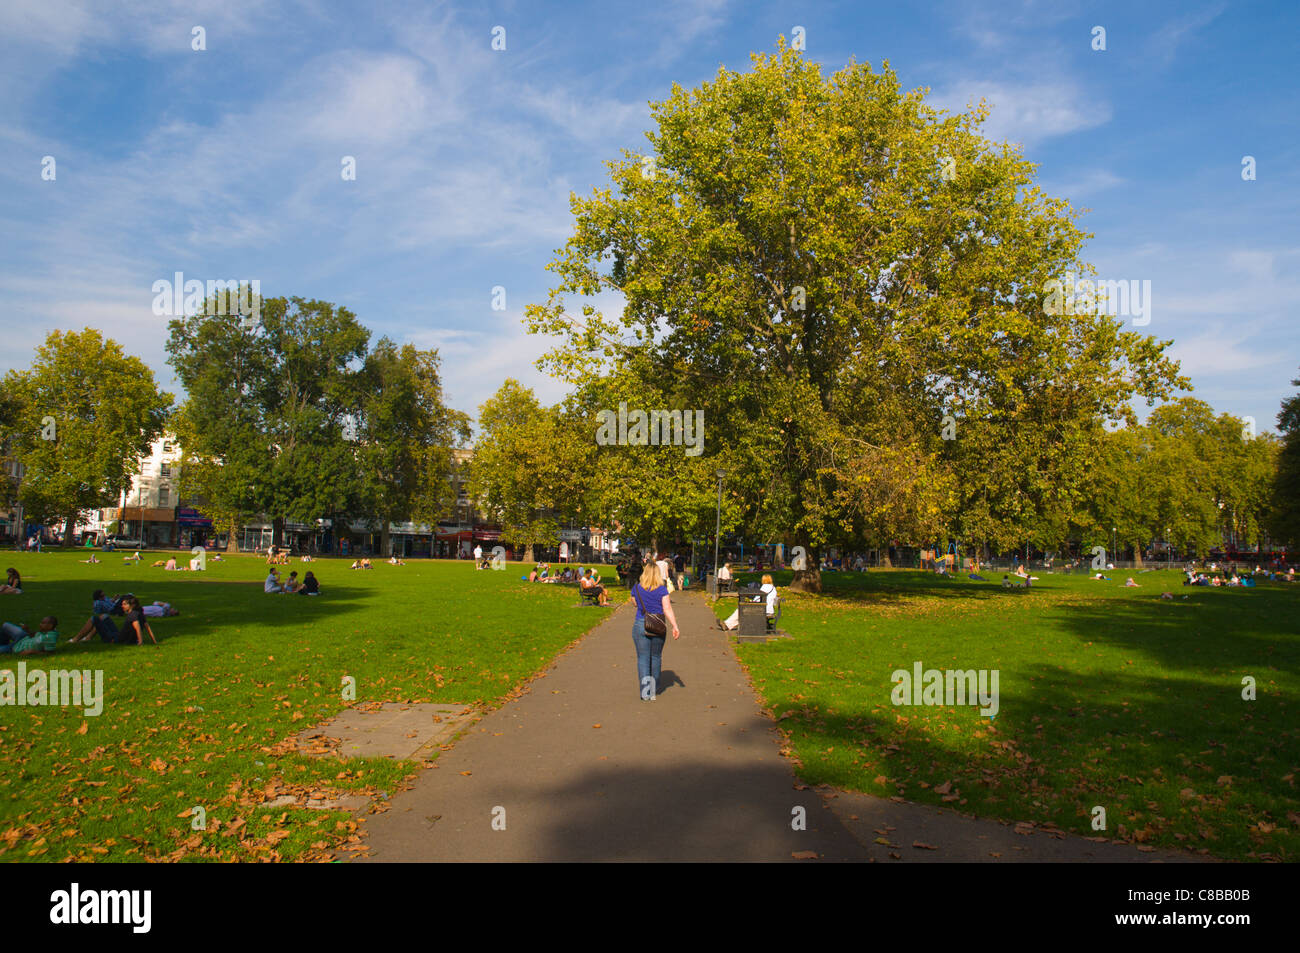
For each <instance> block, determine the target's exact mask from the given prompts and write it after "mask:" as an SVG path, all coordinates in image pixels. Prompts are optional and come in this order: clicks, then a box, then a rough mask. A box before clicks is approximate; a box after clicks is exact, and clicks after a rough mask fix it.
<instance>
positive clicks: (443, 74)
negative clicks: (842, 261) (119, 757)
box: [0, 0, 1300, 430]
mask: <svg viewBox="0 0 1300 953" xmlns="http://www.w3.org/2000/svg"><path fill="white" fill-rule="evenodd" d="M1298 11H1300V6H1297V4H1295V3H1294V2H1286V3H1284V2H1255V3H1249V2H1224V0H1206V2H1201V0H1188V2H1178V3H1174V2H1170V3H1133V2H1126V3H1082V2H1080V3H1076V2H1070V0H1052V2H1048V0H1037V2H1031V0H1007V2H997V3H959V2H951V3H949V2H937V3H909V2H891V3H876V2H859V3H838V4H837V3H786V2H781V3H763V2H760V3H748V4H742V3H739V2H725V0H694V2H692V0H666V2H664V3H657V4H642V3H626V4H624V3H618V2H615V0H609V2H604V0H602V2H594V3H534V4H523V3H500V2H498V3H486V4H449V3H436V2H424V3H384V2H379V3H375V4H373V5H370V4H355V3H333V2H313V0H303V2H286V3H263V2H247V0H201V2H192V3H170V2H155V3H137V2H132V0H121V2H114V3H111V4H110V3H102V2H101V3H92V2H72V0H4V2H3V3H2V4H0V90H2V91H3V94H2V95H0V157H2V161H0V235H3V238H0V242H3V255H2V256H0V295H3V297H4V301H5V307H4V309H3V311H2V312H0V334H2V335H3V345H2V346H0V370H4V369H8V368H10V367H24V366H27V364H29V363H30V361H31V357H32V351H33V349H34V348H35V346H36V345H37V344H39V343H40V341H41V340H43V339H44V337H45V335H46V334H47V333H48V332H49V331H51V330H54V329H56V328H80V327H82V326H85V325H90V326H93V327H98V328H100V329H102V330H103V331H104V332H105V333H106V334H107V335H109V336H110V337H113V338H115V339H117V340H118V341H120V342H121V343H123V344H124V345H125V346H126V347H127V348H128V349H129V350H130V351H132V352H133V353H136V354H138V355H139V356H140V357H141V358H143V359H144V360H145V361H146V362H147V363H148V364H149V365H150V366H151V367H153V368H154V370H155V372H156V373H157V375H158V377H159V379H160V381H161V382H162V383H163V384H164V385H166V386H169V387H171V388H173V389H175V380H174V377H173V375H172V372H171V368H170V367H168V366H167V365H166V363H165V352H164V349H163V345H164V342H165V339H166V321H167V318H166V317H158V316H155V315H154V314H153V312H152V309H151V303H152V301H153V293H152V291H151V286H152V284H153V282H154V281H155V280H157V279H160V278H170V277H171V276H172V274H173V273H174V272H176V271H181V272H184V273H185V275H186V276H187V277H197V278H201V279H208V278H257V279H259V280H260V281H261V287H262V291H263V293H264V294H265V295H267V296H275V295H281V294H288V295H295V294H296V295H302V296H304V297H315V298H322V299H325V300H328V301H333V302H336V303H338V304H342V305H346V306H347V307H349V308H351V309H352V310H354V311H355V312H356V313H357V315H358V317H359V319H360V320H361V322H362V323H363V324H365V325H366V326H367V327H369V328H371V329H372V331H373V332H374V333H375V337H376V338H377V337H378V336H379V335H382V334H387V335H389V336H391V337H393V338H395V339H397V340H398V341H401V342H404V341H412V342H414V343H416V344H417V345H419V346H421V347H438V348H439V349H440V351H441V353H442V355H443V369H444V375H445V378H446V386H447V394H448V398H449V400H450V402H451V403H452V404H453V405H454V406H457V407H460V408H461V409H464V410H467V411H469V412H471V413H474V412H476V410H477V407H478V405H479V404H480V403H481V402H482V401H483V400H484V399H485V398H486V397H488V396H489V395H490V394H491V393H492V392H493V391H495V390H496V388H497V387H498V386H499V385H500V383H501V381H502V380H503V379H504V378H505V377H507V376H514V377H517V378H519V379H521V380H523V381H524V382H525V383H526V384H528V385H530V386H533V387H534V388H536V389H537V391H538V394H539V396H541V397H542V398H543V399H545V400H548V401H550V400H555V399H557V398H558V397H560V396H561V395H562V394H563V392H564V388H563V386H562V385H560V384H559V383H558V382H555V381H551V380H549V379H547V378H545V377H543V376H542V375H541V374H539V373H538V372H537V371H536V370H535V369H534V367H533V361H534V360H535V358H536V357H537V356H538V355H539V354H540V353H541V351H542V350H544V349H545V347H546V342H545V340H544V339H541V338H537V337H534V336H529V335H527V334H526V333H525V332H524V331H523V328H522V326H521V324H520V317H521V315H522V312H523V308H524V306H525V305H526V304H528V303H529V302H535V301H541V300H543V299H544V296H545V294H546V290H547V288H548V287H549V284H550V283H549V281H548V279H549V278H550V275H549V273H548V272H546V271H545V270H544V268H545V265H546V264H547V263H548V262H549V261H550V260H551V258H552V256H553V252H554V250H555V249H556V248H558V247H559V246H561V245H562V244H563V243H564V241H565V239H566V238H567V237H568V235H569V233H570V230H571V223H572V218H571V215H570V213H569V208H568V198H569V193H570V192H571V191H578V192H579V193H584V194H585V193H586V192H588V191H589V190H590V189H591V187H592V186H594V185H603V184H604V182H605V170H604V166H603V164H602V163H603V162H604V160H606V159H610V158H616V157H618V156H619V155H620V150H621V149H624V148H629V149H633V150H638V151H639V150H640V149H641V148H642V147H643V146H644V143H645V139H644V135H643V132H644V130H645V129H646V128H648V124H649V109H648V106H647V103H648V102H649V101H650V100H659V99H662V98H664V97H665V96H666V95H667V92H668V90H669V88H670V86H671V84H672V83H674V82H677V83H680V84H682V85H684V86H688V87H690V86H696V85H699V84H700V83H701V82H704V81H706V80H709V79H711V78H712V77H713V76H714V75H715V74H716V72H717V70H718V67H719V66H720V65H725V66H726V67H728V68H729V69H736V70H745V69H748V68H749V54H750V52H751V51H769V50H772V49H773V48H774V47H775V45H776V37H777V35H778V34H784V35H786V36H787V37H789V36H790V35H791V33H792V30H793V27H794V26H796V25H799V26H803V27H804V29H805V31H806V37H807V55H808V56H809V57H810V58H812V59H815V60H817V61H818V62H819V63H821V64H822V65H823V67H824V68H825V69H826V71H827V72H830V71H833V70H835V69H838V68H839V67H841V66H843V65H844V64H845V63H847V62H848V61H849V60H850V59H857V60H858V61H859V62H862V61H866V62H870V63H871V64H872V65H873V66H879V64H880V63H881V61H882V60H885V59H887V60H889V62H890V63H891V65H892V66H893V68H894V69H895V70H897V71H898V73H899V75H900V77H901V79H902V81H903V83H904V85H905V86H907V87H908V88H913V87H918V86H924V87H928V88H930V90H931V95H930V101H931V102H932V103H933V104H934V105H936V106H939V107H942V108H949V109H962V108H964V107H965V106H966V105H967V103H969V102H971V101H974V100H978V99H979V98H981V97H983V98H986V99H987V100H988V101H989V102H990V104H991V105H992V107H993V113H992V117H991V119H990V121H989V122H988V123H987V124H986V126H985V134H986V135H987V136H989V137H990V138H994V139H998V140H1003V139H1005V140H1010V141H1014V142H1019V143H1022V144H1023V147H1024V150H1025V154H1026V155H1027V156H1028V157H1029V158H1030V159H1032V160H1033V161H1035V162H1037V163H1039V183H1040V184H1041V185H1042V186H1043V188H1044V189H1045V190H1046V191H1047V192H1048V193H1050V194H1055V195H1061V196H1065V197H1068V198H1069V199H1071V201H1072V202H1073V203H1074V204H1075V205H1076V206H1077V207H1082V208H1087V209H1089V210H1090V212H1089V214H1087V215H1086V216H1085V217H1084V218H1083V220H1082V225H1083V227H1084V228H1085V229H1086V230H1087V231H1089V232H1092V233H1093V234H1094V235H1095V238H1093V239H1092V240H1091V241H1090V243H1089V245H1088V247H1087V251H1086V258H1087V259H1088V260H1089V261H1091V262H1092V263H1093V264H1094V265H1096V267H1097V269H1098V272H1099V275H1100V276H1102V277H1106V278H1124V279H1131V278H1136V279H1148V280H1150V281H1151V282H1152V296H1153V307H1152V315H1151V322H1150V324H1149V325H1148V326H1146V327H1145V328H1142V329H1141V330H1143V331H1144V332H1146V333H1149V334H1152V335H1154V336H1156V337H1158V338H1161V339H1170V338H1172V339H1173V340H1174V342H1175V344H1174V346H1173V348H1172V354H1173V355H1174V356H1175V357H1177V358H1178V359H1180V360H1181V361H1182V362H1183V369H1184V372H1185V373H1187V374H1188V375H1189V376H1190V377H1191V378H1192V381H1193V385H1194V394H1195V396H1197V397H1200V398H1201V399H1203V400H1206V401H1208V402H1209V403H1210V404H1211V405H1212V406H1214V407H1215V409H1216V410H1220V411H1228V412H1231V413H1234V414H1237V415H1239V416H1251V417H1253V418H1254V419H1255V420H1256V421H1257V425H1258V427H1259V429H1261V430H1266V429H1272V428H1273V427H1274V425H1275V415H1276V413H1277V410H1278V405H1279V403H1280V401H1281V400H1282V398H1283V397H1284V396H1287V395H1289V394H1291V393H1293V392H1294V390H1295V389H1294V388H1293V387H1292V386H1291V385H1290V383H1289V382H1290V381H1291V379H1292V378H1294V377H1297V376H1300V320H1298V319H1297V318H1298V316H1297V307H1296V302H1297V300H1300V237H1298V229H1297V221H1300V207H1298V206H1300V201H1298V198H1300V188H1298V186H1300V172H1298V171H1297V170H1298V169H1300V162H1298V161H1297V160H1298V159H1300V137H1298V136H1297V133H1296V128H1297V117H1298V116H1300V84H1298V83H1297V81H1296V66H1297V63H1300V29H1298V28H1300V12H1298ZM195 26H202V27H203V28H204V31H205V34H206V36H205V40H206V49H205V50H202V51H195V50H193V49H192V48H191V46H192V29H193V27H195ZM495 26H503V27H504V28H505V31H506V32H505V39H506V49H505V50H504V51H494V50H492V48H491V43H492V30H493V27H495ZM1095 26H1102V27H1104V28H1105V30H1106V49H1105V50H1104V51H1094V50H1093V49H1092V41H1093V33H1092V31H1093V27H1095ZM46 155H52V156H54V157H55V160H56V163H57V167H56V168H57V177H56V179H55V180H54V181H46V180H43V179H42V177H41V162H42V157H44V156H46ZM345 155H350V156H354V157H355V158H356V163H357V175H356V180H355V181H344V180H343V179H342V177H341V176H340V168H341V161H342V157H343V156H345ZM1246 155H1250V156H1254V157H1255V161H1256V166H1257V178H1256V179H1255V180H1254V181H1243V179H1242V176H1241V170H1242V157H1243V156H1246ZM497 285H500V286H503V287H505V289H506V305H507V307H506V310H504V311H494V310H492V308H491V295H492V288H493V287H494V286H497Z"/></svg>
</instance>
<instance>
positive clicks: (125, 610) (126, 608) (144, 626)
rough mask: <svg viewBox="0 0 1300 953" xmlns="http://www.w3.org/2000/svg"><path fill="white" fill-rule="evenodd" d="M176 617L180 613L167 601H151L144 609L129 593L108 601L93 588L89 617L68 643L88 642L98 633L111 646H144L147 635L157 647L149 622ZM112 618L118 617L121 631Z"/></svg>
mask: <svg viewBox="0 0 1300 953" xmlns="http://www.w3.org/2000/svg"><path fill="white" fill-rule="evenodd" d="M180 614H181V613H180V610H179V609H177V608H176V607H175V606H173V605H172V604H171V603H169V602H153V603H152V604H150V605H147V606H146V605H144V604H142V603H141V602H140V600H139V598H137V597H136V596H135V595H134V594H133V593H130V592H128V593H126V594H125V595H121V596H113V597H112V598H111V599H110V598H109V597H108V596H106V595H105V594H104V590H103V589H96V590H95V591H94V592H93V593H92V594H91V613H90V618H89V619H87V620H86V623H85V625H83V626H82V627H81V629H80V630H78V632H77V634H76V635H74V636H73V637H72V638H71V639H69V642H88V641H90V640H91V639H92V638H94V636H95V635H96V634H98V635H99V638H100V641H102V642H108V643H111V644H114V645H144V638H145V636H146V635H147V636H149V639H150V641H151V642H153V644H154V645H157V644H158V639H157V637H156V636H155V635H154V634H153V629H152V628H150V626H149V620H150V619H158V618H162V617H164V616H177V615H180ZM115 615H116V616H121V617H122V625H121V628H118V627H117V626H114V625H113V620H112V618H111V616H115Z"/></svg>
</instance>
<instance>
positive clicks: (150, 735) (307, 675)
mask: <svg viewBox="0 0 1300 953" xmlns="http://www.w3.org/2000/svg"><path fill="white" fill-rule="evenodd" d="M145 555H146V557H147V558H146V559H145V560H144V561H143V562H141V563H140V564H137V565H124V564H123V562H122V558H121V555H119V554H113V553H108V554H100V558H101V559H102V562H101V563H100V564H99V565H96V566H88V565H84V564H82V563H81V562H80V560H81V559H84V558H86V557H85V555H84V553H82V552H80V551H77V552H76V553H73V552H57V551H54V550H47V551H46V552H44V553H41V554H31V555H28V554H26V553H5V554H0V569H4V568H6V567H8V566H14V567H15V568H17V569H18V571H19V572H21V573H22V576H23V583H24V592H23V594H22V595H17V596H13V595H0V621H6V622H25V623H26V624H27V625H29V626H30V627H31V628H32V629H35V628H36V626H37V623H38V621H39V620H40V618H41V616H43V615H47V614H52V615H55V616H57V617H58V619H59V631H60V633H61V634H62V636H63V638H61V639H60V642H59V647H58V650H57V651H56V652H55V653H54V654H53V655H44V656H25V657H17V658H16V657H14V656H12V655H0V669H10V670H16V669H17V664H18V662H20V661H21V662H25V663H26V665H27V668H28V670H31V669H33V668H37V667H39V668H43V669H47V670H49V669H91V670H94V669H102V670H103V686H104V688H103V691H104V703H103V712H102V713H101V714H99V715H98V716H91V717H87V716H86V715H85V714H84V713H83V711H82V709H80V708H76V709H74V708H71V707H68V708H56V707H13V706H10V705H3V706H0V858H2V859H4V860H26V859H37V860H56V861H62V860H91V859H104V860H157V859H167V858H170V859H186V860H261V859H277V858H278V859H302V858H325V857H328V856H330V855H331V854H333V853H334V852H335V851H336V850H337V849H338V848H339V847H341V846H344V845H346V844H347V843H349V838H351V839H352V842H353V843H355V838H356V834H355V830H356V824H355V822H354V821H352V820H351V817H350V815H348V814H346V813H343V812H329V811H319V810H308V809H305V808H302V809H287V810H286V809H274V810H268V809H267V808H265V807H264V806H261V805H263V804H264V803H265V802H266V801H268V800H271V799H273V798H274V797H276V796H277V795H280V794H286V793H298V794H307V793H313V794H323V793H326V792H335V793H347V792H355V791H363V792H367V793H376V794H378V795H381V796H382V795H384V794H390V793H392V792H393V791H394V790H395V788H396V786H397V785H398V784H399V783H400V782H401V781H402V779H403V778H404V777H406V776H408V775H409V774H410V773H411V771H412V770H413V768H414V766H415V765H414V763H413V762H396V761H391V760H388V759H350V760H348V761H346V762H339V761H338V760H336V759H333V758H313V757H308V756H306V755H303V754H299V753H296V752H294V751H292V750H290V749H291V748H292V745H291V744H289V743H287V742H288V740H289V739H291V738H292V737H293V736H294V735H296V734H297V733H298V732H300V731H301V730H302V729H304V728H307V727H310V726H312V725H314V724H316V723H318V722H320V721H322V720H324V719H327V718H329V717H331V716H333V715H335V714H336V713H337V712H339V711H340V710H341V709H343V708H344V707H346V706H347V705H348V704H350V703H349V702H345V701H344V700H343V697H342V691H341V685H342V682H343V678H344V676H352V678H354V679H355V680H356V702H355V704H358V705H364V704H365V703H367V702H378V701H410V702H455V703H473V704H476V705H480V706H484V707H492V706H495V705H497V704H500V703H501V702H502V701H503V700H505V699H506V698H508V697H509V696H510V695H511V694H512V693H513V692H515V691H517V690H518V689H519V687H520V686H521V685H522V684H523V683H524V682H525V681H526V680H528V679H529V678H530V677H531V676H533V675H534V674H535V673H536V672H538V671H539V670H540V669H542V668H544V667H545V666H546V665H547V664H548V663H549V662H550V661H551V660H552V659H553V658H554V657H555V656H556V654H557V653H558V652H559V651H560V650H561V649H563V648H564V647H565V646H566V645H568V644H569V643H570V642H572V641H573V640H574V639H575V638H577V637H578V636H580V635H581V634H582V633H583V632H585V631H587V630H588V629H590V628H592V627H593V626H595V625H596V624H598V623H599V622H601V621H603V620H604V618H605V617H606V616H607V615H608V613H609V612H610V611H611V610H609V609H601V608H595V607H586V608H582V609H578V608H574V606H575V605H576V604H577V602H578V596H577V590H576V588H575V587H571V586H543V585H530V584H528V583H525V582H521V581H520V578H519V577H520V575H521V573H522V569H521V568H519V566H518V564H511V565H510V566H509V567H508V568H507V570H506V571H504V572H490V571H484V572H476V571H474V569H473V566H472V564H471V563H470V562H469V561H461V562H456V561H428V560H410V561H409V563H408V565H406V566H402V567H397V566H389V565H387V564H385V563H382V562H376V563H375V568H374V569H373V570H371V571H369V572H364V571H352V570H350V569H349V568H348V567H349V565H350V561H349V560H341V559H340V560H335V559H323V560H318V561H317V562H315V563H312V564H308V565H304V564H301V563H298V562H294V563H293V564H292V565H291V566H289V567H281V571H282V573H283V574H285V575H287V573H288V571H289V570H290V569H296V570H297V571H298V573H299V576H301V575H302V574H303V572H304V571H305V570H307V569H310V570H312V571H313V572H315V573H316V576H317V578H318V579H319V580H320V583H321V590H322V595H321V596H319V597H316V598H307V597H301V596H296V595H283V596H281V595H267V594H264V593H263V591H262V580H263V579H264V578H265V575H266V568H265V564H264V562H263V561H262V560H259V559H256V558H254V557H246V556H235V557H227V558H226V560H225V561H223V562H218V563H214V562H212V560H211V558H209V561H208V569H207V571H206V572H203V573H189V572H166V571H165V570H163V569H161V568H159V569H154V568H150V566H149V563H150V562H152V561H153V559H156V558H158V556H159V555H161V556H163V557H164V558H165V556H166V555H171V554H153V555H151V554H148V553H146V554H145ZM188 558H189V557H188V555H187V554H179V555H177V559H178V561H179V562H180V563H181V564H182V565H184V564H186V562H187V561H188ZM605 575H606V576H609V575H611V573H609V572H607V573H605ZM96 588H102V589H104V590H105V591H106V592H107V593H108V594H109V595H113V594H115V593H122V592H127V591H130V592H134V593H135V594H136V595H137V596H139V597H140V598H141V600H142V601H143V602H144V603H146V604H148V603H150V602H152V601H154V600H155V599H156V600H161V601H165V602H171V603H173V604H174V605H175V606H176V607H177V608H179V609H180V610H181V613H182V614H181V615H180V616H178V617H175V618H166V619H154V620H151V624H152V627H153V630H154V632H155V634H156V635H157V636H158V639H159V642H160V644H159V645H158V646H153V645H150V644H147V643H146V644H145V645H144V646H140V647H136V646H114V645H103V644H101V643H100V642H99V641H98V639H96V641H95V642H93V643H87V644H77V645H68V644H66V641H67V639H68V638H71V636H72V635H74V634H75V633H76V631H77V630H78V629H79V628H80V627H81V625H82V623H84V622H85V621H86V619H87V618H88V617H89V616H90V611H91V599H90V594H91V592H92V591H93V590H94V589H96ZM114 621H115V623H117V624H120V622H121V619H120V618H119V617H114ZM195 806H202V807H203V808H204V810H205V811H206V821H207V830H206V831H204V832H197V831H193V830H191V820H190V818H189V817H188V816H184V815H185V814H186V812H187V811H189V809H190V808H192V807H195Z"/></svg>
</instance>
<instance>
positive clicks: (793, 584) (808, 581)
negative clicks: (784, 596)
mask: <svg viewBox="0 0 1300 953" xmlns="http://www.w3.org/2000/svg"><path fill="white" fill-rule="evenodd" d="M804 549H806V550H807V554H806V555H805V556H804V559H805V560H806V562H805V563H804V566H805V568H803V569H796V570H795V571H794V579H792V580H791V581H790V591H791V592H821V591H822V554H821V550H814V549H813V547H811V546H805V547H804Z"/></svg>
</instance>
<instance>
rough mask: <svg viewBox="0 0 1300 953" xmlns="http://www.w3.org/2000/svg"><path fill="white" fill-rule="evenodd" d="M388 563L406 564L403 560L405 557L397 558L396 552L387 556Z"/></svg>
mask: <svg viewBox="0 0 1300 953" xmlns="http://www.w3.org/2000/svg"><path fill="white" fill-rule="evenodd" d="M388 565H390V566H405V565H406V560H405V559H398V558H397V553H393V555H391V556H389V557H388Z"/></svg>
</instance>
